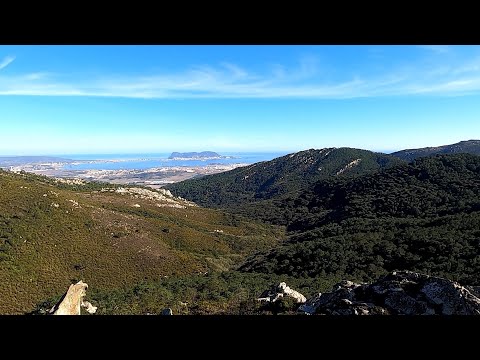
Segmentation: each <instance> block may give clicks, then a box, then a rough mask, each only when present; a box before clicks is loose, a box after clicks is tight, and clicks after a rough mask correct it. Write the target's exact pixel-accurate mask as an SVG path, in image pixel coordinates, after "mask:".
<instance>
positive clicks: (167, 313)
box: [160, 308, 173, 315]
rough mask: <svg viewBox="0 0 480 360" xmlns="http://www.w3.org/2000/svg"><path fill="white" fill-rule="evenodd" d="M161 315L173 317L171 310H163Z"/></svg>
mask: <svg viewBox="0 0 480 360" xmlns="http://www.w3.org/2000/svg"><path fill="white" fill-rule="evenodd" d="M160 315H173V312H172V309H170V308H166V309H163V310H162V313H161V314H160Z"/></svg>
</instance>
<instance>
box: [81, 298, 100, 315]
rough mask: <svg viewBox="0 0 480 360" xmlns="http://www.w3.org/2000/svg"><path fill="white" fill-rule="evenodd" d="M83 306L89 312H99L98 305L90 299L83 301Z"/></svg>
mask: <svg viewBox="0 0 480 360" xmlns="http://www.w3.org/2000/svg"><path fill="white" fill-rule="evenodd" d="M82 306H83V307H84V308H85V310H86V311H87V312H88V313H89V314H95V313H96V312H97V307H96V306H93V305H92V304H90V303H89V302H88V301H83V302H82Z"/></svg>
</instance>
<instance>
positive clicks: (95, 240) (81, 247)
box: [0, 171, 283, 314]
mask: <svg viewBox="0 0 480 360" xmlns="http://www.w3.org/2000/svg"><path fill="white" fill-rule="evenodd" d="M103 186H106V187H109V188H115V187H114V186H110V185H106V184H103V185H102V184H88V185H83V186H82V185H66V184H59V185H55V183H54V181H53V180H51V179H48V178H43V177H39V176H35V175H28V174H13V173H9V172H4V171H0V293H1V294H2V296H1V297H0V314H6V313H7V314H14V313H24V312H29V311H31V310H33V309H34V307H35V306H36V305H37V304H38V303H40V302H42V301H44V300H45V299H49V298H51V297H52V296H53V297H57V299H58V295H61V294H63V293H64V292H65V290H66V289H67V288H68V286H69V285H70V284H71V282H73V281H76V280H79V279H83V280H84V281H85V282H86V283H88V284H89V285H90V287H89V290H91V291H92V292H101V291H114V290H115V291H120V290H119V289H123V288H128V287H133V286H135V285H136V284H139V283H140V282H158V281H159V280H161V279H164V278H165V277H166V276H167V277H172V276H183V275H192V274H199V273H202V274H203V273H205V272H210V271H225V270H228V269H230V268H232V267H233V266H235V265H236V264H238V263H239V262H240V261H241V260H243V259H244V258H245V256H247V255H249V254H252V253H253V252H256V251H258V250H261V249H264V250H265V249H267V248H270V247H272V246H273V245H274V244H276V243H277V241H279V239H281V238H282V236H283V230H282V229H281V228H273V227H271V226H268V227H267V226H265V225H262V224H260V223H257V222H255V221H251V220H248V221H246V220H243V219H242V218H240V217H239V216H233V215H229V214H226V213H223V212H220V211H217V210H209V209H203V208H199V207H188V206H187V207H186V208H174V207H166V204H168V203H162V202H159V201H155V200H151V199H143V198H139V197H137V198H136V197H135V196H133V195H129V194H126V195H122V194H119V193H115V192H101V191H100V190H101V188H102V187H103ZM117 188H118V187H117Z"/></svg>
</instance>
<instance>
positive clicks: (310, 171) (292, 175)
mask: <svg viewBox="0 0 480 360" xmlns="http://www.w3.org/2000/svg"><path fill="white" fill-rule="evenodd" d="M400 163H403V161H402V160H399V159H397V158H395V157H392V156H390V155H385V154H381V153H374V152H371V151H367V150H359V149H351V148H338V149H337V148H326V149H321V150H314V149H311V150H306V151H300V152H298V153H294V154H290V155H285V156H282V157H279V158H276V159H273V160H271V161H264V162H260V163H256V164H253V165H250V166H246V167H241V168H237V169H234V170H231V171H227V172H224V173H220V174H215V175H209V176H204V177H201V178H196V179H190V180H186V181H183V182H179V183H175V184H171V185H168V186H167V187H166V188H168V189H169V190H171V191H172V193H173V194H174V195H176V196H181V197H183V198H186V199H188V200H191V201H194V202H196V203H197V204H199V205H201V206H205V207H213V208H222V209H228V210H229V211H233V212H237V213H242V214H245V215H247V216H250V217H258V216H260V217H259V219H262V220H268V217H264V216H262V215H261V214H262V213H264V212H265V211H274V209H273V208H274V207H275V205H272V204H271V203H270V201H271V200H275V199H283V198H284V197H285V196H287V195H292V194H298V193H300V192H301V191H303V190H304V189H306V188H308V187H309V186H311V185H312V184H314V183H315V182H317V181H319V180H322V179H328V178H331V177H345V176H355V175H360V174H364V173H367V172H372V171H376V170H378V169H381V168H385V167H389V166H393V165H395V164H400ZM257 209H259V210H260V211H256V210H257Z"/></svg>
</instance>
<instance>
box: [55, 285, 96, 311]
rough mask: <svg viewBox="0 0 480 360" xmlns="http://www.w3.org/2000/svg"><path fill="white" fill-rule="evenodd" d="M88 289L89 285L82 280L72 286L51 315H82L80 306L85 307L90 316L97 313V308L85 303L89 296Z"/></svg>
mask: <svg viewBox="0 0 480 360" xmlns="http://www.w3.org/2000/svg"><path fill="white" fill-rule="evenodd" d="M87 288H88V285H87V284H86V283H84V282H83V281H82V280H80V281H79V282H78V283H76V284H72V285H70V287H69V288H68V291H67V292H66V293H65V295H63V296H62V298H61V299H60V301H59V302H58V303H57V304H56V305H55V306H53V307H52V308H51V309H50V311H49V313H50V314H53V315H80V306H83V307H85V308H86V310H87V311H88V312H89V313H90V314H93V313H95V312H96V311H97V308H96V307H95V306H93V305H92V304H90V303H89V302H88V301H83V298H84V297H85V295H86V294H87V292H86V290H87Z"/></svg>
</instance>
